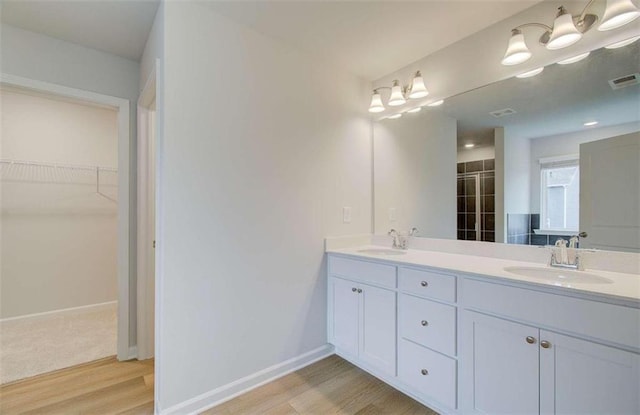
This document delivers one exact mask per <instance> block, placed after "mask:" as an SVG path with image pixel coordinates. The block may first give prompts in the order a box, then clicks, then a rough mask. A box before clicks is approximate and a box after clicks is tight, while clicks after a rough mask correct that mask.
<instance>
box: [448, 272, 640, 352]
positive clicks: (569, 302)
mask: <svg viewBox="0 0 640 415" xmlns="http://www.w3.org/2000/svg"><path fill="white" fill-rule="evenodd" d="M461 286H462V289H461V293H460V300H461V303H462V305H463V306H464V307H465V308H472V309H476V310H480V311H487V312H490V313H494V314H498V315H504V316H505V317H507V318H511V319H514V320H520V321H523V322H526V323H528V324H533V325H537V326H540V327H541V328H545V329H557V330H562V331H563V332H565V333H567V334H570V333H573V334H574V335H579V336H586V337H591V338H597V339H602V340H604V341H608V342H613V343H617V344H620V345H624V346H630V347H634V348H638V349H640V310H639V309H637V308H631V307H624V306H619V305H615V304H608V303H602V302H599V301H593V300H586V299H582V298H575V297H567V296H564V295H560V294H551V293H544V292H540V291H535V290H530V289H525V288H519V287H513V286H507V285H502V284H496V283H492V282H485V281H478V280H475V279H467V278H465V279H464V281H463V282H461Z"/></svg>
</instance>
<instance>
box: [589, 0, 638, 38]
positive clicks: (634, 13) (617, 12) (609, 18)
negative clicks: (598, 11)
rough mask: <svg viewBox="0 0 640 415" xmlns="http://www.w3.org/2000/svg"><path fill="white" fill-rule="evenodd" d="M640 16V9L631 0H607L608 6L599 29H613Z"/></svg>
mask: <svg viewBox="0 0 640 415" xmlns="http://www.w3.org/2000/svg"><path fill="white" fill-rule="evenodd" d="M638 16H640V10H638V8H637V7H636V6H635V5H634V4H633V3H632V2H631V0H607V7H606V8H605V10H604V15H603V16H602V23H600V26H598V30H600V31H605V30H612V29H617V28H619V27H620V26H624V25H626V24H627V23H630V22H632V21H634V20H635V19H637V18H638Z"/></svg>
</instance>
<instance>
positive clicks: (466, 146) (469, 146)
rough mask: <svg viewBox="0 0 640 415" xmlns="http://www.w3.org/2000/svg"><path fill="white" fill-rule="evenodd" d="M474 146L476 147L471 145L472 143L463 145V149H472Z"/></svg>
mask: <svg viewBox="0 0 640 415" xmlns="http://www.w3.org/2000/svg"><path fill="white" fill-rule="evenodd" d="M475 146H476V145H475V144H473V143H467V144H465V145H464V147H465V148H473V147H475Z"/></svg>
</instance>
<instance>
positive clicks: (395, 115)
mask: <svg viewBox="0 0 640 415" xmlns="http://www.w3.org/2000/svg"><path fill="white" fill-rule="evenodd" d="M400 117H402V114H400V113H398V114H393V115H389V116H388V117H387V118H388V119H390V120H397V119H398V118H400Z"/></svg>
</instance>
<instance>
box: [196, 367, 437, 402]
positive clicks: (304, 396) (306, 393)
mask: <svg viewBox="0 0 640 415" xmlns="http://www.w3.org/2000/svg"><path fill="white" fill-rule="evenodd" d="M232 414H233V415H237V414H240V415H244V414H246V415H249V414H252V415H253V414H261V415H296V414H309V415H325V414H352V415H374V414H376V415H378V414H389V415H391V414H393V415H418V414H420V415H436V413H435V412H433V411H432V410H430V409H429V408H427V407H426V406H424V405H421V404H420V403H418V402H416V401H415V400H413V399H411V398H409V397H408V396H406V395H404V394H402V393H401V392H398V391H397V390H395V389H393V388H392V387H391V386H389V385H387V384H386V383H384V382H382V381H380V380H378V379H376V378H375V377H373V376H371V375H370V374H368V373H366V372H364V371H363V370H361V369H358V368H357V367H355V366H353V365H352V364H351V363H349V362H347V361H346V360H343V359H341V358H340V357H338V356H335V355H334V356H331V357H328V358H326V359H323V360H321V361H319V362H317V363H314V364H313V365H310V366H307V367H305V368H303V369H300V370H298V371H296V372H293V373H291V374H289V375H287V376H284V377H282V378H280V379H278V380H275V381H273V382H270V383H268V384H266V385H264V386H261V387H259V388H257V389H254V390H252V391H250V392H247V393H246V394H244V395H241V396H239V397H237V398H235V399H232V400H230V401H228V402H225V403H223V404H222V405H219V406H217V407H215V408H212V409H210V410H208V411H205V412H203V413H202V415H232Z"/></svg>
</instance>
